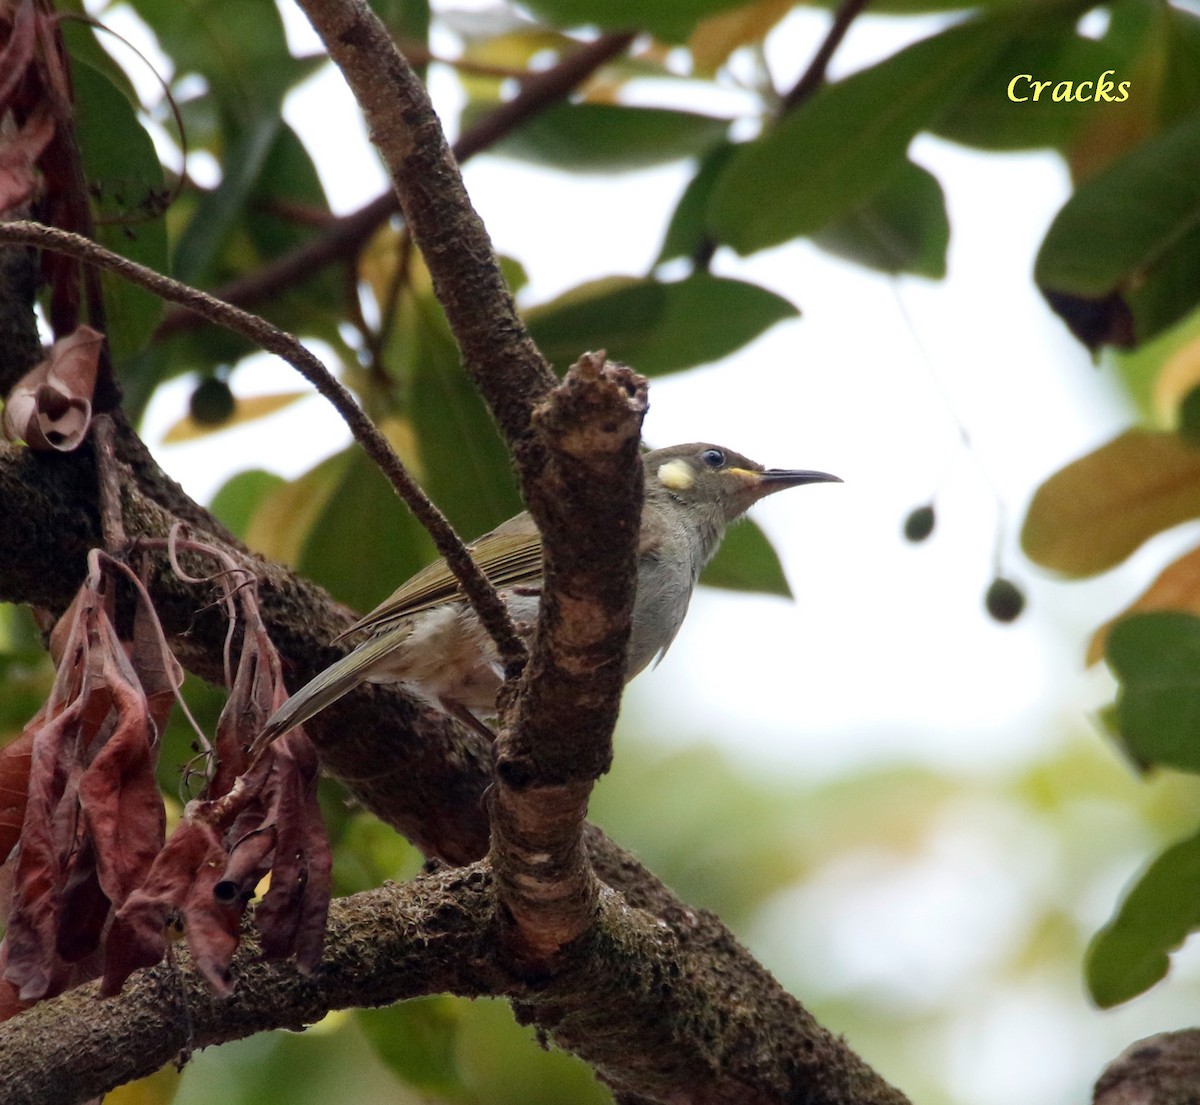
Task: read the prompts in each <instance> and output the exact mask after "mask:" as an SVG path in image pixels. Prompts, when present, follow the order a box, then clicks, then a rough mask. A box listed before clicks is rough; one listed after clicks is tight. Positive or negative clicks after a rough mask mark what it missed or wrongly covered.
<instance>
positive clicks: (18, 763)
mask: <svg viewBox="0 0 1200 1105" xmlns="http://www.w3.org/2000/svg"><path fill="white" fill-rule="evenodd" d="M40 717H41V715H40V714H39V715H38V718H40ZM34 720H35V721H36V720H38V719H37V718H35V719H34ZM33 733H34V730H33V729H32V728H26V729H25V731H24V732H23V733H22V734H21V735H20V736H19V737H17V739H16V740H14V741H12V742H11V743H10V744H6V745H5V746H4V747H3V748H0V864H2V863H4V861H5V860H6V859H8V857H9V854H10V853H11V852H12V850H13V848H14V847H15V846H16V843H17V839H18V838H19V837H20V835H21V823H22V822H23V821H24V820H25V800H26V796H27V795H28V793H29V765H30V761H31V760H32V758H33Z"/></svg>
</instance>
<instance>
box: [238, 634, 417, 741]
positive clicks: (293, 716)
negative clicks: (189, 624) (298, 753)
mask: <svg viewBox="0 0 1200 1105" xmlns="http://www.w3.org/2000/svg"><path fill="white" fill-rule="evenodd" d="M403 636H406V635H403ZM401 639H402V638H401ZM399 643H400V642H399V641H398V640H397V635H396V634H394V633H388V634H384V635H382V636H380V637H374V638H372V639H371V640H369V641H366V642H365V643H364V644H361V645H359V647H358V648H356V649H355V650H354V651H353V652H351V653H349V654H348V655H346V656H343V657H342V658H341V659H340V660H338V661H336V662H335V663H333V664H330V665H329V667H327V668H326V669H325V670H324V671H323V672H321V673H320V674H319V675H316V676H314V677H313V678H312V679H311V680H309V681H308V682H307V683H306V684H305V685H304V686H303V687H301V688H300V690H298V691H297V692H296V693H295V694H294V695H292V697H291V698H289V699H288V700H287V701H286V702H285V703H284V704H283V705H282V706H280V707H279V709H278V710H276V711H275V712H274V713H273V714H272V715H271V716H270V717H269V718H268V719H267V723H266V724H265V725H264V726H263V728H262V732H261V733H259V735H258V736H257V737H255V738H254V742H253V743H252V744H251V746H250V757H251V759H252V760H253V759H254V758H255V757H257V756H258V754H259V753H260V752H261V751H262V750H263V749H264V748H266V747H267V745H268V744H270V743H271V742H272V741H273V740H275V739H276V738H278V737H281V736H283V735H284V734H285V733H287V732H289V731H290V730H292V729H295V728H296V726H297V725H303V724H304V723H305V722H306V721H308V720H309V719H310V718H312V717H315V716H316V715H317V714H319V713H320V712H321V711H322V710H324V709H325V707H326V706H332V705H333V703H335V702H336V701H337V700H338V699H339V698H341V697H342V696H343V695H345V694H348V693H349V692H350V691H352V690H354V688H355V687H357V686H359V685H360V684H361V683H365V682H367V680H368V679H369V678H370V676H371V673H372V671H373V670H374V668H375V666H376V664H377V663H378V661H379V660H381V659H382V658H383V657H385V656H387V655H388V654H389V653H391V652H393V651H395V649H396V647H397V645H398V644H399Z"/></svg>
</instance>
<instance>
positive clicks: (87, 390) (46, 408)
mask: <svg viewBox="0 0 1200 1105" xmlns="http://www.w3.org/2000/svg"><path fill="white" fill-rule="evenodd" d="M103 344H104V335H103V334H101V333H100V332H99V331H97V330H93V329H92V328H91V327H90V326H80V327H78V328H77V329H75V330H74V331H73V332H72V333H70V334H68V335H67V336H66V337H65V338H60V339H59V340H58V341H56V342H55V343H54V345H53V346H51V348H50V353H49V356H47V357H46V359H45V360H44V361H41V362H40V363H39V364H37V365H36V366H35V367H34V368H32V369H31V370H30V371H29V372H28V373H26V374H25V375H24V376H23V377H22V378H21V379H20V380H19V381H17V384H16V386H15V387H14V388H13V390H12V392H11V394H10V395H9V397H8V402H7V404H6V405H5V407H4V418H3V429H4V436H5V437H7V438H8V439H9V440H10V441H18V440H20V441H25V442H26V443H27V444H28V445H29V447H30V448H31V449H36V450H42V451H48V450H57V451H59V452H69V451H70V450H72V449H75V448H78V446H79V445H80V443H81V442H82V441H83V439H84V438H85V437H86V436H87V431H88V426H89V425H90V424H91V418H92V393H93V392H94V391H95V388H96V374H97V372H98V371H99V365H100V351H101V348H102V347H103Z"/></svg>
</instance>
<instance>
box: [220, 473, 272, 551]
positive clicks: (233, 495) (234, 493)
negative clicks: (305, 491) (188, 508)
mask: <svg viewBox="0 0 1200 1105" xmlns="http://www.w3.org/2000/svg"><path fill="white" fill-rule="evenodd" d="M283 483H284V480H283V477H282V476H277V475H276V474H275V473H274V472H267V471H266V470H264V469H262V468H254V469H251V470H250V471H248V472H239V473H238V474H237V475H236V476H231V477H230V478H229V479H228V480H226V481H225V482H224V483H223V484H222V485H221V486H220V488H218V489H217V492H216V494H214V495H213V500H212V503H211V504H210V505H209V510H211V511H212V513H213V516H214V517H215V518H217V520H218V521H220V522H223V523H224V524H225V525H226V526H228V527H229V530H230V532H231V533H233V534H234V535H235V536H237V537H240V538H245V536H246V532H247V530H249V528H250V521H251V519H252V518H253V517H254V512H255V511H256V510H257V509H258V507H259V504H260V503H261V502H262V501H263V499H265V498H266V497H267V495H269V494H270V493H271V492H272V491H274V490H275V489H276V488H277V487H282V486H283Z"/></svg>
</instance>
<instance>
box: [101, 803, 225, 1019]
mask: <svg viewBox="0 0 1200 1105" xmlns="http://www.w3.org/2000/svg"><path fill="white" fill-rule="evenodd" d="M224 860H225V851H224V849H223V848H222V847H221V842H220V841H219V840H218V839H217V835H216V833H215V832H213V830H212V828H211V827H210V826H209V825H206V824H205V823H204V822H201V821H193V820H190V819H186V818H185V819H184V820H183V821H181V822H180V823H179V825H178V827H177V828H176V829H175V831H174V832H173V833H172V834H171V839H170V840H168V841H167V843H166V844H165V845H164V846H163V849H162V851H161V852H159V853H158V855H157V856H156V857H155V860H154V863H153V864H152V865H151V868H150V872H149V874H148V875H147V876H146V881H145V882H144V883H143V884H142V885H141V886H140V887H138V889H136V890H135V891H134V892H133V893H132V894H130V895H129V897H128V898H126V899H125V904H124V905H122V906H121V908H120V909H119V910H117V912H116V915H115V916H114V918H113V923H112V927H111V928H110V930H109V933H108V937H107V939H106V940H105V942H104V950H105V963H104V982H103V985H102V990H101V992H102V993H103V994H105V995H106V996H108V995H112V994H115V993H116V992H117V991H118V990H120V989H121V987H122V985H124V982H125V980H126V979H127V978H128V977H129V976H130V975H131V974H133V972H134V971H136V970H137V969H138V968H139V967H150V966H153V965H154V964H155V963H157V962H158V961H159V960H160V959H162V957H163V955H164V954H165V952H166V950H167V936H166V928H167V922H168V921H169V920H170V918H171V916H172V915H173V914H179V915H180V916H182V915H183V912H184V903H185V902H186V901H187V899H188V894H189V891H190V890H191V887H192V884H193V883H194V882H195V879H196V873H197V872H198V871H200V870H201V868H203V867H204V866H205V865H206V864H207V865H209V866H214V867H215V869H216V870H218V871H219V870H220V867H221V866H223V865H224Z"/></svg>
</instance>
